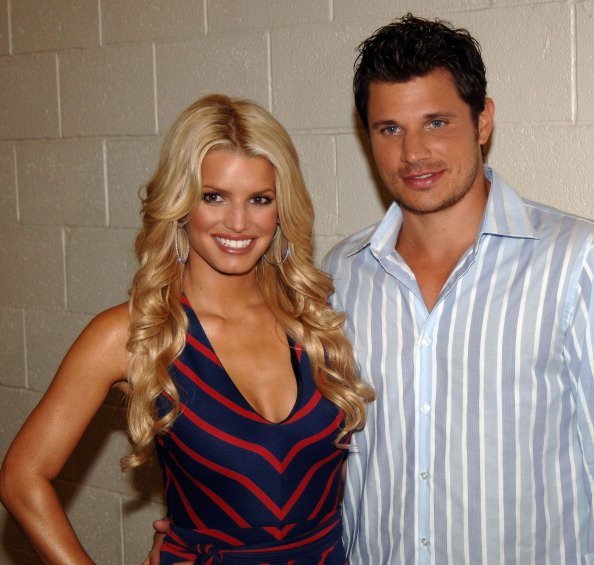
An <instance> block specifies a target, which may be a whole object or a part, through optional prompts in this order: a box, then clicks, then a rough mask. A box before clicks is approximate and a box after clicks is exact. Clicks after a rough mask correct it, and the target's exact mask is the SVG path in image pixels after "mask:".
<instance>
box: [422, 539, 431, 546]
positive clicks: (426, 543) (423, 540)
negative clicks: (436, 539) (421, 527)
mask: <svg viewBox="0 0 594 565" xmlns="http://www.w3.org/2000/svg"><path fill="white" fill-rule="evenodd" d="M429 543H430V542H429V540H428V539H427V538H421V545H422V546H423V547H429Z"/></svg>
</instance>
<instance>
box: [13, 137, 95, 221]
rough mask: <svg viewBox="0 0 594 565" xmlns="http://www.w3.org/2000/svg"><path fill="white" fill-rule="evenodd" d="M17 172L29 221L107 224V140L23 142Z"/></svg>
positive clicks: (25, 218)
mask: <svg viewBox="0 0 594 565" xmlns="http://www.w3.org/2000/svg"><path fill="white" fill-rule="evenodd" d="M17 175H18V179H19V204H20V212H21V214H20V215H21V220H22V222H23V223H25V224H43V225H62V224H65V225H95V226H97V225H105V223H106V214H105V185H104V181H103V148H102V145H101V141H99V140H85V139H70V140H56V141H35V142H25V143H19V144H18V145H17Z"/></svg>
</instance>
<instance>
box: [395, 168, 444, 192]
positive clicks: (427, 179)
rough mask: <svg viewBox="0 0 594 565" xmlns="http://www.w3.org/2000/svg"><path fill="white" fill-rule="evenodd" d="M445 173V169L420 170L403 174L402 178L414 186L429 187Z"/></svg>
mask: <svg viewBox="0 0 594 565" xmlns="http://www.w3.org/2000/svg"><path fill="white" fill-rule="evenodd" d="M442 175H443V170H438V171H419V172H415V173H408V174H405V175H401V178H402V180H403V181H404V182H405V183H406V184H407V185H408V186H411V187H413V188H429V187H431V186H432V185H433V184H434V183H435V182H437V181H438V180H439V179H440V178H441V176H442Z"/></svg>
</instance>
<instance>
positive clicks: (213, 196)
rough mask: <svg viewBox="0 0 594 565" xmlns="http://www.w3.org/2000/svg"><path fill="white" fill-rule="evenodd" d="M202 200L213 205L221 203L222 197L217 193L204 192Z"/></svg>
mask: <svg viewBox="0 0 594 565" xmlns="http://www.w3.org/2000/svg"><path fill="white" fill-rule="evenodd" d="M202 200H203V201H204V202H207V203H209V204H214V203H216V202H222V201H223V197H222V196H221V195H220V194H218V193H217V192H205V193H204V194H203V195H202Z"/></svg>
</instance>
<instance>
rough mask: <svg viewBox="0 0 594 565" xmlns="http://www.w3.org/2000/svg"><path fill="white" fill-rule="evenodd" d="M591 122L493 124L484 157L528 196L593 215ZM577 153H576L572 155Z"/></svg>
mask: <svg viewBox="0 0 594 565" xmlns="http://www.w3.org/2000/svg"><path fill="white" fill-rule="evenodd" d="M592 154H594V125H589V126H573V127H568V126H561V125H560V126H540V127H539V126H521V125H520V126H516V125H513V124H506V125H505V126H499V127H497V129H496V130H495V137H494V139H493V143H492V144H491V151H490V153H489V163H491V164H492V165H493V167H495V168H496V169H497V170H498V172H500V173H501V174H502V175H503V177H504V178H505V179H506V180H507V181H508V182H509V183H510V184H512V186H514V187H515V188H516V190H518V192H519V193H520V194H521V195H522V196H524V197H526V198H529V199H531V200H536V201H538V202H543V203H545V204H548V205H549V206H553V207H555V208H559V209H561V210H565V211H567V212H570V213H572V214H577V215H578V216H583V217H586V218H591V219H594V200H593V199H592V172H591V171H592V164H591V161H590V159H587V158H584V156H586V155H592ZM576 156H577V158H576Z"/></svg>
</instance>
